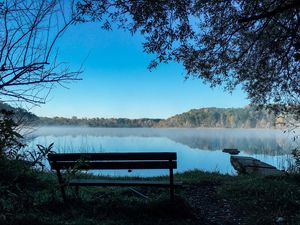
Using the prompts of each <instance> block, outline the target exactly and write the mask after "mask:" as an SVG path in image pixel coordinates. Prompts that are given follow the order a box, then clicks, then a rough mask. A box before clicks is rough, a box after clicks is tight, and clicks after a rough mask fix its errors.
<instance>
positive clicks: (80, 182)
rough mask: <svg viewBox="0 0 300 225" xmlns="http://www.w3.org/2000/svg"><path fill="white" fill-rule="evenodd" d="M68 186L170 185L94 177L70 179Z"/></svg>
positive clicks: (175, 184)
mask: <svg viewBox="0 0 300 225" xmlns="http://www.w3.org/2000/svg"><path fill="white" fill-rule="evenodd" d="M68 185H70V186H121V187H127V186H151V187H170V182H169V181H146V180H96V179H72V180H70V181H69V182H68ZM174 186H175V187H180V186H182V182H174Z"/></svg>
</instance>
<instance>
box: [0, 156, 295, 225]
mask: <svg viewBox="0 0 300 225" xmlns="http://www.w3.org/2000/svg"><path fill="white" fill-rule="evenodd" d="M78 176H87V175H80V174H79V175H78ZM0 177H1V180H0V182H1V184H0V187H1V189H0V192H1V195H0V209H1V211H0V224H3V225H6V224H7V225H21V224H22V225H24V224H33V225H34V224H43V225H54V224H55V225H57V224H73V225H85V224H99V225H100V224H101V225H108V224H132V225H135V224H141V225H146V224H147V225H148V224H174V225H177V224H178V225H179V224H186V225H187V224H189V225H190V224H195V225H196V224H202V225H220V224H244V225H248V224H249V225H261V224H264V225H269V224H289V225H298V224H300V213H299V212H300V183H299V182H300V179H299V176H298V177H297V176H292V175H284V176H280V177H265V178H264V177H251V176H240V175H239V176H229V175H221V174H219V173H208V172H202V171H187V172H185V173H180V174H176V175H175V179H176V180H180V181H183V184H184V185H183V187H182V188H180V189H179V190H176V201H175V203H174V204H173V203H170V202H169V200H168V199H169V195H168V191H167V190H166V189H158V188H138V190H139V191H140V192H142V193H143V194H145V195H147V196H148V197H149V198H150V199H144V198H141V197H140V196H138V195H135V194H134V193H133V192H132V191H130V190H128V189H126V188H81V190H80V198H79V199H78V198H76V197H75V192H74V190H73V189H71V188H68V191H67V194H68V197H69V199H70V200H69V202H68V203H66V204H64V203H62V200H61V195H60V189H59V186H58V182H57V177H56V175H55V174H54V173H50V172H49V171H48V172H41V171H35V170H32V169H30V168H28V167H27V165H26V164H24V163H22V162H18V161H9V160H4V159H1V160H0ZM91 177H95V176H91ZM106 178H107V177H106ZM127 179H131V178H127ZM147 179H166V177H156V178H147Z"/></svg>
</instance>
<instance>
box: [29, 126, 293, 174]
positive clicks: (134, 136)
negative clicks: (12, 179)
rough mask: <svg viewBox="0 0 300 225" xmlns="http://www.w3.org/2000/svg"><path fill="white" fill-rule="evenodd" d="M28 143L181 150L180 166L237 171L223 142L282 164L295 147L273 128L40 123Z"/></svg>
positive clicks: (60, 148) (76, 148) (57, 147)
mask: <svg viewBox="0 0 300 225" xmlns="http://www.w3.org/2000/svg"><path fill="white" fill-rule="evenodd" d="M26 138H27V139H28V146H27V148H28V149H36V144H41V145H43V146H48V145H49V144H51V143H54V148H53V150H54V151H56V152H61V153H67V152H177V158H178V168H177V170H176V172H183V171H187V170H193V169H199V170H203V171H216V172H220V173H223V174H226V173H228V174H235V171H234V169H233V168H232V166H231V164H230V155H229V154H226V153H223V152H222V149H223V148H237V149H239V150H240V151H241V153H240V155H243V156H252V157H254V158H257V159H259V160H262V161H264V162H266V163H269V164H271V165H274V166H276V167H277V168H279V169H281V168H284V167H286V166H287V162H286V161H287V160H286V159H287V158H289V156H288V154H289V153H290V152H291V150H292V148H293V143H292V141H291V138H292V137H291V136H289V135H288V134H286V133H283V131H282V130H275V129H217V128H201V129H200V128H91V127H40V128H36V129H34V130H33V131H32V132H30V133H29V134H27V135H26ZM96 173H97V174H103V175H122V176H156V175H164V174H167V173H168V171H167V170H150V171H147V170H134V171H132V172H131V173H129V172H128V171H105V170H104V171H100V172H99V171H98V172H96Z"/></svg>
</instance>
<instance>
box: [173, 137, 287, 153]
mask: <svg viewBox="0 0 300 225" xmlns="http://www.w3.org/2000/svg"><path fill="white" fill-rule="evenodd" d="M170 139H172V140H173V141H176V142H178V143H181V144H184V145H187V146H189V147H190V148H197V149H205V150H220V149H223V148H237V149H239V150H241V151H243V152H246V153H248V154H267V155H278V154H283V153H287V152H289V150H290V149H291V147H290V146H291V145H290V144H288V143H286V140H285V141H284V140H283V139H284V138H282V139H276V138H257V137H244V138H242V137H234V136H227V137H224V136H223V137H219V136H214V137H200V136H198V137H197V136H194V137H187V136H185V137H171V138H170Z"/></svg>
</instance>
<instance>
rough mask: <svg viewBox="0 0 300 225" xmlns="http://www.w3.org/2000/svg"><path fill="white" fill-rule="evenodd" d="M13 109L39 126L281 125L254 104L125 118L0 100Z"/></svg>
mask: <svg viewBox="0 0 300 225" xmlns="http://www.w3.org/2000/svg"><path fill="white" fill-rule="evenodd" d="M3 108H4V109H9V110H15V111H16V113H17V114H18V115H19V116H20V115H23V117H25V118H26V120H31V121H32V124H33V125H39V126H90V127H186V128H188V127H217V128H274V127H276V126H278V124H282V122H283V121H282V119H281V118H276V117H275V115H274V114H270V113H268V112H267V111H266V110H259V111H257V110H256V109H255V107H251V106H247V107H244V108H201V109H192V110H190V111H188V112H185V113H182V114H178V115H175V116H173V117H170V118H168V119H147V118H143V119H127V118H108V119H107V118H77V117H75V116H73V117H72V118H64V117H53V118H48V117H38V116H36V115H34V114H32V113H30V112H28V111H26V110H24V109H20V108H13V107H11V106H9V105H8V104H5V103H1V102H0V109H3Z"/></svg>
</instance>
